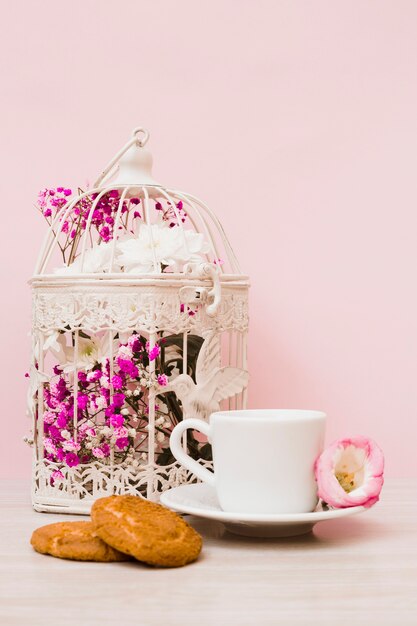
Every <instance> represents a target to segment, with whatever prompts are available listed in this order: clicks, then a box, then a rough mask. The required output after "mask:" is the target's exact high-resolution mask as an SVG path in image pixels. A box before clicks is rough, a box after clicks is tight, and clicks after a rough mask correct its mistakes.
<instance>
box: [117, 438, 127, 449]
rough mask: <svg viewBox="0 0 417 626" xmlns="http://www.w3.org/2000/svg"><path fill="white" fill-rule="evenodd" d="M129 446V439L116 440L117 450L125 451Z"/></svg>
mask: <svg viewBox="0 0 417 626" xmlns="http://www.w3.org/2000/svg"><path fill="white" fill-rule="evenodd" d="M128 445H129V439H128V438H127V437H120V439H116V448H119V450H124V449H125V448H127V446H128Z"/></svg>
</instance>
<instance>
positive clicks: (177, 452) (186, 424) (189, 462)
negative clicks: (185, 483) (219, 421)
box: [169, 417, 216, 486]
mask: <svg viewBox="0 0 417 626" xmlns="http://www.w3.org/2000/svg"><path fill="white" fill-rule="evenodd" d="M189 428H192V429H193V430H198V431H199V432H200V433H203V435H206V436H207V437H209V436H210V433H211V428H210V426H209V424H207V423H206V422H203V420H200V419H196V418H193V417H191V418H189V419H186V420H184V421H183V422H180V423H179V424H177V425H176V426H175V428H174V430H173V431H172V433H171V437H170V439H169V445H170V448H171V452H172V454H173V455H174V456H175V458H176V459H177V461H179V462H180V463H181V465H183V466H184V467H186V468H187V469H188V470H190V472H192V473H193V474H195V475H196V476H197V477H198V478H199V479H200V480H202V481H203V482H205V483H208V484H209V485H212V486H214V484H215V482H216V481H215V477H214V474H213V472H210V470H208V469H207V468H205V467H203V466H202V465H200V464H199V463H197V461H195V460H194V459H192V458H191V457H190V456H189V455H188V454H186V453H185V452H184V450H183V448H182V441H181V439H182V434H183V433H184V432H185V431H186V430H188V429H189Z"/></svg>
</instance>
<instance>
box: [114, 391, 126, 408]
mask: <svg viewBox="0 0 417 626" xmlns="http://www.w3.org/2000/svg"><path fill="white" fill-rule="evenodd" d="M124 401H125V394H124V393H115V394H114V396H113V406H115V407H116V408H118V409H120V408H121V407H122V406H123V404H124Z"/></svg>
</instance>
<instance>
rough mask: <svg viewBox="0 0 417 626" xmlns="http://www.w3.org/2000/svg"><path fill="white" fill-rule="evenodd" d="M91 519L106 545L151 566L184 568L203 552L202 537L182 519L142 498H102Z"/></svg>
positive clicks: (97, 503)
mask: <svg viewBox="0 0 417 626" xmlns="http://www.w3.org/2000/svg"><path fill="white" fill-rule="evenodd" d="M91 519H92V521H93V524H94V526H95V529H96V532H97V534H98V536H99V537H101V538H102V539H103V541H105V542H106V543H108V544H109V545H110V546H113V548H115V549H116V550H119V551H120V552H125V553H126V554H130V555H131V556H133V557H134V558H135V559H137V560H138V561H143V562H144V563H148V565H156V566H160V567H180V566H182V565H186V564H187V563H191V562H192V561H195V560H196V559H197V557H198V555H199V554H200V552H201V546H202V538H201V536H200V535H199V534H198V533H197V531H196V530H194V528H192V527H191V526H190V525H189V524H187V522H186V521H185V520H183V519H182V517H180V516H179V515H178V514H177V513H174V512H173V511H170V510H169V509H167V508H165V507H164V506H162V505H160V504H156V503H155V502H150V501H148V500H145V499H143V498H140V497H138V496H110V497H107V498H100V499H99V500H96V501H95V503H94V504H93V507H92V509H91Z"/></svg>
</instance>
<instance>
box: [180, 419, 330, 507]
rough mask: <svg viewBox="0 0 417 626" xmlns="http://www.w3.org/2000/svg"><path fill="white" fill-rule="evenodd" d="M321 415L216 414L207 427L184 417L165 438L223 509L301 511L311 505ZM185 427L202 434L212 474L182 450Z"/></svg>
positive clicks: (314, 501)
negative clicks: (209, 487) (209, 450)
mask: <svg viewBox="0 0 417 626" xmlns="http://www.w3.org/2000/svg"><path fill="white" fill-rule="evenodd" d="M325 424H326V415H325V413H322V412H320V411H306V410H298V409H253V410H241V411H219V412H217V413H213V414H212V415H211V416H210V423H209V424H207V423H206V422H203V421H202V420H200V419H194V418H190V419H186V420H184V421H183V422H180V423H179V424H177V426H176V427H175V428H174V430H173V431H172V434H171V439H170V446H171V450H172V454H173V455H174V456H175V458H176V459H177V460H178V461H179V462H180V463H181V465H183V466H184V467H186V468H187V469H188V470H190V471H191V472H193V474H195V475H196V476H197V477H198V478H200V479H201V480H202V481H204V482H206V483H208V484H209V485H212V486H213V487H214V488H215V490H216V492H217V497H218V500H219V504H220V506H221V508H222V509H223V510H224V511H229V512H240V513H243V512H244V513H259V514H268V513H269V514H274V513H275V514H279V513H306V512H308V511H312V510H314V508H315V506H316V504H317V488H316V482H315V479H314V462H315V460H316V458H317V457H318V456H319V454H320V453H321V452H322V450H323V443H324V431H325ZM189 428H192V429H195V430H198V431H200V432H201V433H203V434H204V435H206V436H207V437H208V439H209V441H210V443H211V444H212V448H213V465H214V473H213V472H211V471H210V470H208V469H207V468H205V467H203V466H202V465H200V464H199V463H198V462H197V461H195V460H194V459H192V458H191V457H190V456H189V455H188V454H186V452H184V450H183V446H182V434H183V433H184V432H185V431H186V430H187V429H189Z"/></svg>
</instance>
